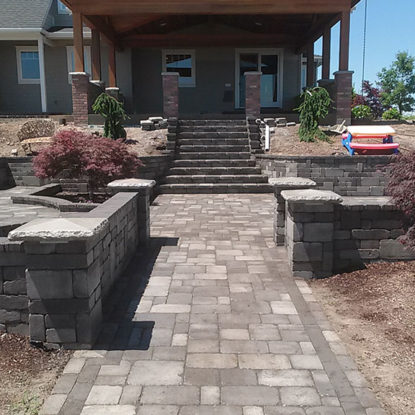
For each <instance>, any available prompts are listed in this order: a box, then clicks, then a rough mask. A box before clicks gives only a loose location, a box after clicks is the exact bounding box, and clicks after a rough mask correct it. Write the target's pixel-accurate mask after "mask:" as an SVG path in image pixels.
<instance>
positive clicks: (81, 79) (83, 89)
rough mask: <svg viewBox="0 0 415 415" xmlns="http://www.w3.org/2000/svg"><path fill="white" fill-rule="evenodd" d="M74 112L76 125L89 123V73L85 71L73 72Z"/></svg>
mask: <svg viewBox="0 0 415 415" xmlns="http://www.w3.org/2000/svg"><path fill="white" fill-rule="evenodd" d="M70 75H71V77H72V114H73V118H74V123H75V125H76V126H87V125H88V88H89V75H88V74H87V73H85V72H71V73H70Z"/></svg>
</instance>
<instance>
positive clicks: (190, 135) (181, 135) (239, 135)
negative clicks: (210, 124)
mask: <svg viewBox="0 0 415 415" xmlns="http://www.w3.org/2000/svg"><path fill="white" fill-rule="evenodd" d="M178 138H190V139H198V138H207V139H213V138H224V139H226V138H248V133H246V132H245V133H241V132H239V133H238V132H214V131H212V132H208V133H195V132H191V133H190V132H189V133H179V134H178Z"/></svg>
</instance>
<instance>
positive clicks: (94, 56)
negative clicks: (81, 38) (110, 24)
mask: <svg viewBox="0 0 415 415" xmlns="http://www.w3.org/2000/svg"><path fill="white" fill-rule="evenodd" d="M91 61H92V79H93V80H95V81H101V36H100V34H99V31H98V30H96V29H92V42H91Z"/></svg>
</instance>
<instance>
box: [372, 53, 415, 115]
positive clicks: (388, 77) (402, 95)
mask: <svg viewBox="0 0 415 415" xmlns="http://www.w3.org/2000/svg"><path fill="white" fill-rule="evenodd" d="M378 77H379V84H380V86H381V89H382V93H381V97H382V102H383V104H384V106H385V107H387V108H391V107H393V106H396V107H397V108H398V110H399V113H400V114H401V115H402V113H403V112H404V111H412V109H413V108H414V104H415V98H414V97H413V94H415V57H413V56H410V55H409V54H408V53H407V52H399V53H398V54H397V55H396V60H395V61H394V62H393V63H392V65H391V66H390V68H389V69H388V68H383V69H382V71H381V72H380V73H378Z"/></svg>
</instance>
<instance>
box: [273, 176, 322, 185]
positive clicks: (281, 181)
mask: <svg viewBox="0 0 415 415" xmlns="http://www.w3.org/2000/svg"><path fill="white" fill-rule="evenodd" d="M268 182H269V184H271V185H272V186H274V187H284V188H290V187H296V188H302V187H305V188H307V187H314V186H316V185H317V184H316V182H315V181H314V180H311V179H307V178H304V177H277V178H270V179H268Z"/></svg>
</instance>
